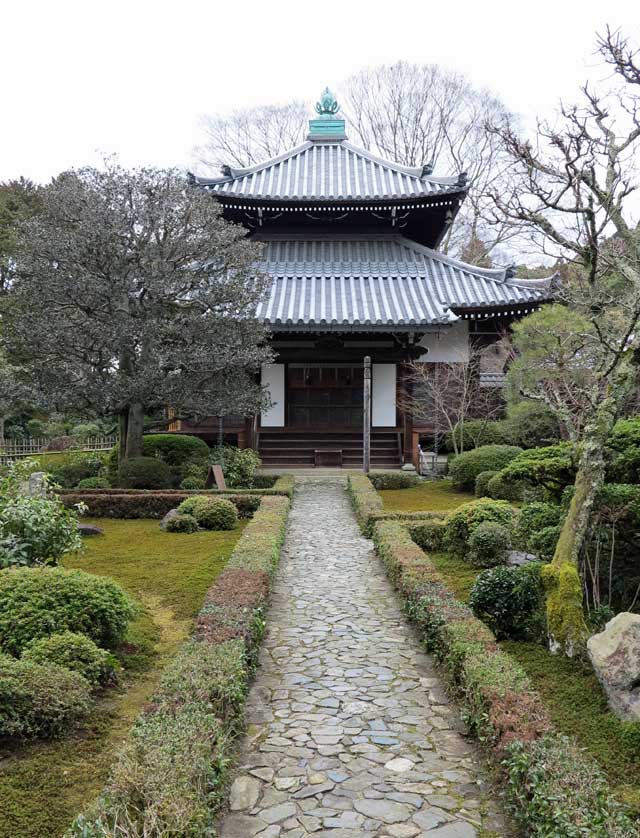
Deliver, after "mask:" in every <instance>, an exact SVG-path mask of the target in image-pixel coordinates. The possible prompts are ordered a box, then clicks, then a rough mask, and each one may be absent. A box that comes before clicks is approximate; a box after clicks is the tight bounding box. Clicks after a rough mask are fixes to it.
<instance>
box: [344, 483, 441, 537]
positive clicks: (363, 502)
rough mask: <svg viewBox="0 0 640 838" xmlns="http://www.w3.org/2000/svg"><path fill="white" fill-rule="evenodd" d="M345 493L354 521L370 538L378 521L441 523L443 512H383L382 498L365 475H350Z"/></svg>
mask: <svg viewBox="0 0 640 838" xmlns="http://www.w3.org/2000/svg"><path fill="white" fill-rule="evenodd" d="M347 491H348V493H349V496H350V497H351V502H352V503H353V508H354V511H355V515H356V520H357V521H358V524H359V525H360V529H361V530H362V533H363V535H365V536H366V537H367V538H371V536H372V535H373V527H374V525H375V524H376V523H377V522H378V521H406V522H407V523H413V522H415V523H417V522H419V521H425V522H426V521H443V520H444V518H445V517H446V513H444V512H442V513H441V512H390V511H387V510H385V508H384V504H383V502H382V498H381V497H380V495H379V494H378V492H377V491H376V489H375V487H374V485H373V483H372V482H371V480H370V479H369V477H368V476H367V475H366V474H350V475H349V477H348V479H347Z"/></svg>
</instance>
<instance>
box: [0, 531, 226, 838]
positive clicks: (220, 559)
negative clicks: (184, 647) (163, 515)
mask: <svg viewBox="0 0 640 838" xmlns="http://www.w3.org/2000/svg"><path fill="white" fill-rule="evenodd" d="M87 523H95V524H96V525H97V526H99V527H101V528H102V529H103V530H104V534H103V535H102V536H98V537H95V538H90V539H86V540H85V550H84V551H83V552H82V553H80V554H76V555H73V556H69V557H68V558H67V559H66V560H65V562H64V564H65V567H70V568H71V567H73V568H76V567H77V568H81V569H82V570H86V571H88V572H90V573H96V574H99V575H102V576H110V577H111V578H112V579H115V580H116V581H117V582H118V583H119V584H121V585H122V587H123V588H125V589H126V590H127V591H128V592H129V593H131V594H132V595H133V596H134V597H135V598H136V599H137V600H138V602H139V603H140V604H141V605H142V609H141V613H140V616H139V617H138V618H137V619H136V620H135V621H134V622H133V623H132V624H131V626H130V628H129V636H128V638H127V643H126V644H125V645H124V646H123V648H122V649H120V650H119V651H118V654H119V657H120V658H121V661H122V665H123V667H124V675H123V679H122V684H121V686H120V687H118V688H116V689H111V690H108V691H106V692H105V693H104V694H103V695H102V696H100V698H99V700H98V702H97V705H96V708H95V711H94V712H93V713H92V715H91V716H90V717H89V719H88V720H87V722H86V723H85V724H84V725H83V726H82V728H80V729H79V730H78V731H77V732H76V733H74V734H73V735H72V736H69V737H66V738H64V739H61V740H58V741H51V742H35V743H31V744H28V743H27V744H24V745H20V746H17V747H16V746H13V747H11V748H9V747H5V748H0V800H1V801H2V804H1V805H0V838H36V836H37V838H60V836H62V835H63V833H64V831H65V829H66V827H67V826H68V825H69V823H70V821H71V820H72V819H73V817H74V816H75V815H76V814H77V813H78V812H79V811H80V810H81V809H82V808H83V807H84V806H85V805H86V804H87V802H89V801H90V800H91V799H92V798H93V797H94V796H95V795H97V794H98V792H99V791H100V789H101V787H102V786H103V785H104V782H105V781H106V779H107V775H108V771H109V766H110V765H111V762H112V760H113V756H114V753H115V751H116V749H117V748H118V746H119V744H120V743H121V742H122V740H123V739H124V738H125V737H126V734H127V731H128V729H129V728H130V726H131V724H132V723H133V721H134V720H135V718H136V716H137V715H138V713H139V712H140V710H141V708H142V707H143V705H144V704H145V703H146V702H147V701H148V700H149V698H150V696H151V695H152V693H153V691H154V688H155V686H156V684H157V682H158V679H159V677H160V672H161V671H162V668H163V666H164V665H165V664H166V663H167V662H168V660H169V659H170V658H171V657H172V656H173V654H174V653H175V651H176V650H177V648H178V646H179V645H180V643H182V642H183V640H184V639H185V638H186V637H187V636H188V634H189V631H190V629H191V625H192V620H193V617H194V616H195V614H196V613H197V611H198V610H199V609H200V606H201V605H202V601H203V599H204V594H205V592H206V590H207V588H208V587H209V586H210V585H211V583H212V581H213V579H214V578H215V577H216V576H217V574H218V573H219V572H220V571H221V570H222V568H223V567H224V565H225V563H226V561H227V559H228V557H229V555H230V554H231V551H232V550H233V547H234V545H235V543H236V541H237V540H238V538H239V536H240V533H241V532H242V527H243V524H242V523H241V525H240V526H239V527H238V528H237V529H236V530H233V531H231V532H209V533H204V532H203V533H194V534H192V535H183V534H177V533H163V532H162V531H161V530H160V528H159V526H158V522H157V521H150V520H136V521H127V520H118V521H112V520H106V519H100V520H98V521H88V522H87Z"/></svg>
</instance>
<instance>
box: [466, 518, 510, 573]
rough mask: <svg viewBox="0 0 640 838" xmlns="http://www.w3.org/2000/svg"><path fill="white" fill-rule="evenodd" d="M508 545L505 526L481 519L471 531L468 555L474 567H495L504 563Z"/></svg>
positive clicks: (508, 534)
mask: <svg viewBox="0 0 640 838" xmlns="http://www.w3.org/2000/svg"><path fill="white" fill-rule="evenodd" d="M510 546H511V535H510V533H509V530H508V529H507V528H506V527H503V526H502V524H498V523H497V522H496V521H483V522H482V523H481V524H478V526H477V527H476V528H475V529H474V530H473V532H472V533H471V536H470V538H469V553H468V557H469V560H470V561H471V564H473V565H475V566H476V567H495V566H496V565H499V564H504V562H505V558H506V555H507V550H508V549H509V547H510Z"/></svg>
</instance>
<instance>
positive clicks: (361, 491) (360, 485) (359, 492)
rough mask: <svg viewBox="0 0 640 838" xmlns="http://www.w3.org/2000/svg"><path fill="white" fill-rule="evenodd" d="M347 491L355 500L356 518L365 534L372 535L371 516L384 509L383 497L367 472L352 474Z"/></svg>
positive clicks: (353, 500)
mask: <svg viewBox="0 0 640 838" xmlns="http://www.w3.org/2000/svg"><path fill="white" fill-rule="evenodd" d="M347 491H348V493H349V496H350V497H351V500H352V502H353V508H354V511H355V514H356V520H357V521H358V524H359V525H360V529H361V530H362V532H363V534H364V535H366V536H367V537H368V538H370V537H371V520H370V519H371V516H372V515H374V514H375V513H377V512H383V511H384V505H383V503H382V498H381V497H380V495H379V494H378V493H377V492H376V490H375V489H374V488H373V483H372V482H371V481H370V480H369V478H368V477H367V475H366V474H350V475H349V477H348V479H347Z"/></svg>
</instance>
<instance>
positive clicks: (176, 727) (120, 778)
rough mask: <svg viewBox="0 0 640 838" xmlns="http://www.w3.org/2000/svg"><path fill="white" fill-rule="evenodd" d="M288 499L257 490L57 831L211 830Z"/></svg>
mask: <svg viewBox="0 0 640 838" xmlns="http://www.w3.org/2000/svg"><path fill="white" fill-rule="evenodd" d="M289 505H290V503H289V499H288V498H287V497H283V496H280V497H263V498H262V500H261V502H260V508H259V509H258V510H257V512H256V514H255V515H254V517H253V520H252V521H251V522H250V523H249V524H248V525H247V527H246V529H245V530H244V532H243V534H242V536H241V537H240V539H239V541H238V543H237V544H236V547H235V549H234V551H233V553H232V555H231V558H230V560H229V562H228V564H227V566H226V568H225V569H224V570H223V571H222V573H221V574H220V575H219V576H218V577H217V578H216V581H215V582H214V584H213V585H212V587H211V588H210V589H209V591H208V592H207V594H206V598H205V602H204V605H203V607H202V610H201V611H200V613H199V615H198V617H197V620H196V627H195V632H194V635H193V637H192V638H191V639H190V640H188V641H187V642H186V643H185V644H184V646H183V647H182V649H181V650H180V652H179V653H178V655H177V657H176V658H175V659H174V661H173V662H172V663H171V664H170V665H169V666H168V667H167V669H166V670H165V672H164V674H163V676H162V679H161V681H160V685H159V688H158V690H157V692H156V694H155V695H154V697H153V699H152V701H151V702H150V704H149V705H148V706H147V708H145V711H144V712H143V713H142V714H141V715H140V716H139V717H138V719H137V721H136V722H135V724H134V726H133V728H132V730H131V733H130V736H129V738H128V741H127V742H126V743H125V745H124V747H123V749H122V751H121V752H120V754H119V755H118V758H117V760H116V763H115V765H114V766H113V768H112V770H111V775H110V779H109V782H108V784H107V786H106V788H105V789H104V791H103V792H102V794H101V796H100V797H99V798H98V800H97V801H96V802H95V803H94V804H93V805H92V806H91V807H90V808H89V809H88V810H87V812H86V813H85V814H83V815H80V816H78V817H77V818H76V819H75V821H74V823H73V824H72V826H71V828H70V829H69V830H68V831H67V833H66V836H65V838H112V836H114V835H116V834H117V835H127V836H130V838H136V836H137V838H142V836H144V835H176V836H177V835H185V836H186V835H188V836H190V838H199V836H202V838H204V836H208V835H213V834H214V830H215V816H216V813H217V810H218V809H219V808H220V806H221V804H222V803H223V801H224V798H225V794H226V788H227V784H228V774H229V766H230V764H231V759H230V757H231V748H232V745H233V742H234V739H235V737H236V736H237V735H238V733H239V732H240V731H241V730H242V726H243V725H242V721H243V708H244V701H245V697H246V692H247V687H248V681H249V677H250V674H251V672H252V670H253V668H254V666H255V664H256V653H257V648H258V645H259V642H260V640H261V639H262V635H263V631H264V625H265V623H264V610H265V607H266V603H267V597H268V593H269V588H270V583H271V578H272V575H273V572H274V571H275V568H276V566H277V563H278V558H279V555H280V549H281V547H282V542H283V540H284V535H285V528H286V522H287V515H288V511H289Z"/></svg>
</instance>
